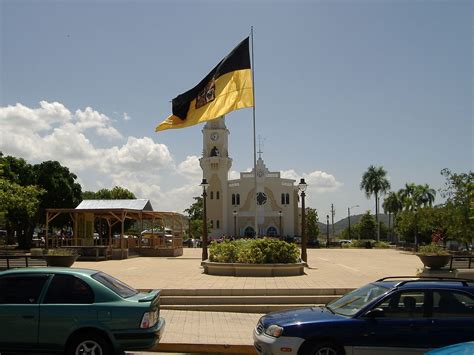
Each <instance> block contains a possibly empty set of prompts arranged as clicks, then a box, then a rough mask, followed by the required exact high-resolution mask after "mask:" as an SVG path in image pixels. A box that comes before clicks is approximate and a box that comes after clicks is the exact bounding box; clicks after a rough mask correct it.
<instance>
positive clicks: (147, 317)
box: [140, 310, 158, 329]
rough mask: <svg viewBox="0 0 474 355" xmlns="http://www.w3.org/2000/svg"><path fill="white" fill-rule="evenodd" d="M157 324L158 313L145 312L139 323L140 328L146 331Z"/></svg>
mask: <svg viewBox="0 0 474 355" xmlns="http://www.w3.org/2000/svg"><path fill="white" fill-rule="evenodd" d="M156 322H158V311H156V310H155V311H150V312H145V313H144V314H143V317H142V321H141V323H140V328H142V329H148V328H151V327H153V326H154V325H155V324H156Z"/></svg>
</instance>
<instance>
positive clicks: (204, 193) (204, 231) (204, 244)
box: [201, 179, 209, 261]
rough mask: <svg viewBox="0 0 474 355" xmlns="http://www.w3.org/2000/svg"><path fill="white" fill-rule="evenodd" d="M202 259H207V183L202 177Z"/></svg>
mask: <svg viewBox="0 0 474 355" xmlns="http://www.w3.org/2000/svg"><path fill="white" fill-rule="evenodd" d="M201 186H202V207H203V208H202V210H203V213H202V260H203V261H204V260H207V258H208V256H207V209H206V199H207V191H206V190H207V188H208V187H209V184H208V183H207V180H206V179H202V182H201Z"/></svg>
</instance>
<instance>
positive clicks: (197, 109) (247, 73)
mask: <svg viewBox="0 0 474 355" xmlns="http://www.w3.org/2000/svg"><path fill="white" fill-rule="evenodd" d="M245 107H253V92H252V72H251V69H250V55H249V38H248V37H247V38H246V39H244V40H243V41H242V42H241V43H240V44H239V45H238V46H237V47H235V48H234V50H233V51H232V52H231V53H230V54H229V55H228V56H227V57H225V58H224V59H222V60H221V62H220V63H219V64H217V66H216V67H215V68H214V69H213V70H212V71H211V72H210V73H209V74H208V75H207V76H206V77H205V78H204V79H203V80H202V81H201V82H200V83H199V84H198V85H196V86H195V87H194V88H192V89H191V90H189V91H186V92H185V93H184V94H181V95H178V96H177V97H175V98H174V99H173V114H172V115H171V116H169V117H168V118H167V119H166V120H164V121H163V122H161V123H160V124H159V125H158V126H157V127H156V129H155V131H156V132H158V131H164V130H165V129H173V128H184V127H189V126H193V125H195V124H198V123H201V122H206V121H210V120H213V119H216V118H218V117H220V116H222V115H225V114H226V113H229V112H231V111H234V110H238V109H241V108H245Z"/></svg>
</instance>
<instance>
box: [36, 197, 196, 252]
mask: <svg viewBox="0 0 474 355" xmlns="http://www.w3.org/2000/svg"><path fill="white" fill-rule="evenodd" d="M64 213H67V214H69V216H70V218H71V220H72V222H73V233H72V236H61V235H59V236H57V235H55V236H49V234H48V229H49V224H50V222H51V221H52V220H54V219H55V218H56V217H57V216H59V215H61V214H64ZM126 220H135V221H138V222H139V223H140V224H141V227H142V228H141V230H143V224H144V223H143V222H144V221H149V222H151V233H148V234H147V237H146V243H143V241H144V240H143V236H142V234H139V235H135V236H126V235H125V221H126ZM96 222H99V223H98V226H99V230H98V233H96ZM104 222H105V223H104ZM117 224H119V225H120V235H118V234H116V235H113V234H112V227H114V226H115V225H117ZM186 228H187V218H186V217H184V216H183V215H181V214H179V213H175V212H157V211H153V208H152V206H151V203H150V201H149V200H144V199H136V200H84V201H82V202H81V203H80V204H79V205H78V206H77V207H76V208H74V209H68V208H58V209H56V208H50V209H46V227H45V229H46V230H45V238H46V246H47V247H48V248H51V247H52V248H54V247H62V248H74V249H76V250H77V251H78V252H79V254H80V255H82V256H83V257H84V256H88V257H95V258H96V259H99V258H102V259H104V258H105V259H108V258H110V257H112V258H114V259H124V258H128V255H129V252H130V253H134V254H138V255H144V256H179V255H182V254H183V236H184V232H185V229H186ZM104 229H105V230H104ZM165 229H166V230H170V231H171V234H170V235H169V236H167V238H166V239H165V235H164V231H165ZM161 231H163V232H161ZM104 232H105V233H104ZM104 236H105V237H104Z"/></svg>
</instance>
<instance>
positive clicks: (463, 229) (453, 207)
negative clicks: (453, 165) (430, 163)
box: [441, 169, 474, 244]
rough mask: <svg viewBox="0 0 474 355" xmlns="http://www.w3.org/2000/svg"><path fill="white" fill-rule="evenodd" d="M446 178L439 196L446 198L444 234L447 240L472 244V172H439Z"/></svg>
mask: <svg viewBox="0 0 474 355" xmlns="http://www.w3.org/2000/svg"><path fill="white" fill-rule="evenodd" d="M441 175H443V176H444V177H445V178H446V181H445V187H444V188H443V189H442V190H441V196H442V197H444V198H446V204H445V208H446V219H447V225H446V233H447V236H448V238H450V239H456V240H459V241H463V242H465V243H466V244H467V243H472V242H473V239H474V218H473V210H472V206H473V201H474V172H472V171H469V172H468V173H461V174H456V173H453V172H451V171H450V170H449V169H443V170H441Z"/></svg>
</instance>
